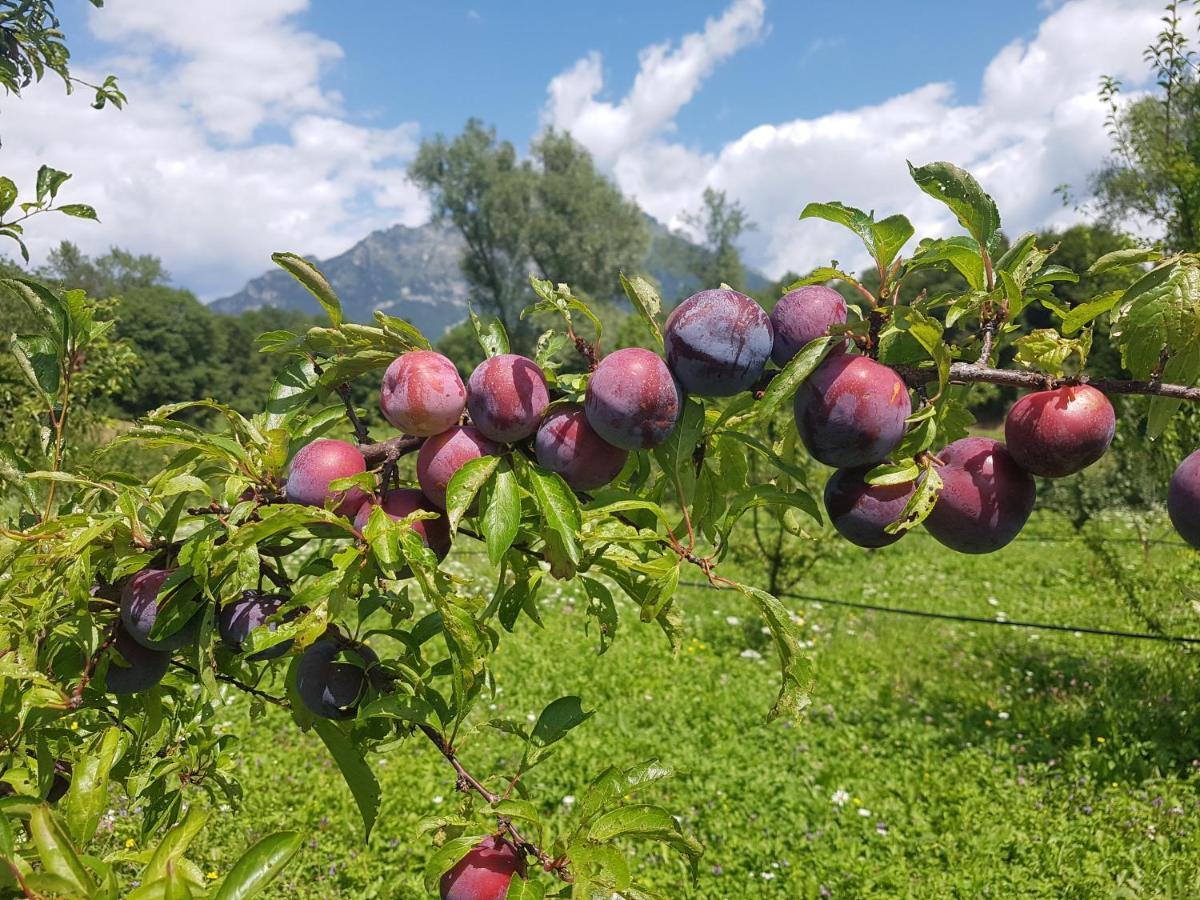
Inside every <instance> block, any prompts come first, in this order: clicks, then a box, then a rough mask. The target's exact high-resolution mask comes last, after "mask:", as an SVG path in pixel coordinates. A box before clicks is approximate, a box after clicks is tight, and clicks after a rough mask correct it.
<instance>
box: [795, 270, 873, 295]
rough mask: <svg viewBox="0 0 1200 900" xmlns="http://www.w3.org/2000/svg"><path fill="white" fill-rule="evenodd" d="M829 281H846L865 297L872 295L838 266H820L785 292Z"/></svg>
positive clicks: (798, 279) (797, 280)
mask: <svg viewBox="0 0 1200 900" xmlns="http://www.w3.org/2000/svg"><path fill="white" fill-rule="evenodd" d="M827 281H844V282H846V284H848V285H850V286H851V287H853V288H854V289H855V290H857V291H859V292H860V293H862V294H864V295H865V296H870V294H871V292H870V291H868V290H867V289H866V288H865V287H863V286H862V284H860V283H859V280H858V279H857V278H855V277H854V276H853V275H851V274H849V273H847V272H843V271H842V270H841V269H839V268H837V266H836V265H834V266H818V267H817V268H815V269H813V270H812V271H811V272H809V273H808V274H807V275H805V276H804V277H803V278H797V279H796V280H795V281H793V282H792V283H791V284H789V285H788V286H787V287H785V288H784V290H785V291H794V290H796V288H802V287H804V286H805V285H808V284H825V283H826V282H827Z"/></svg>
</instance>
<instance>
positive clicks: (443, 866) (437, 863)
mask: <svg viewBox="0 0 1200 900" xmlns="http://www.w3.org/2000/svg"><path fill="white" fill-rule="evenodd" d="M485 837H487V835H485V834H470V835H462V836H460V837H456V838H451V839H450V840H448V841H446V843H444V844H443V845H442V846H441V847H440V848H439V849H438V851H437V852H436V853H434V854H433V855H432V856H431V857H429V862H427V863H426V864H425V873H424V880H425V893H426V894H429V895H431V896H438V895H439V891H438V883H439V882H440V881H441V880H442V876H443V875H445V874H446V873H447V872H449V871H450V870H451V869H453V868H454V867H455V866H456V865H457V864H458V861H459V860H460V859H462V858H463V857H464V856H466V855H467V854H468V853H470V852H471V849H472V848H473V847H474V846H475V845H476V844H478V843H479V842H480V841H482V840H483V839H484V838H485Z"/></svg>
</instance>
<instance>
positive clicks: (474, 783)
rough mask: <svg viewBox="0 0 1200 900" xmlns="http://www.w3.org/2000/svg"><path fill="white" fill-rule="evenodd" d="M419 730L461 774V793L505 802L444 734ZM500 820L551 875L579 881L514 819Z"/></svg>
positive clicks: (489, 801) (492, 802)
mask: <svg viewBox="0 0 1200 900" xmlns="http://www.w3.org/2000/svg"><path fill="white" fill-rule="evenodd" d="M417 727H418V728H420V729H421V732H422V733H423V734H424V735H425V737H427V738H429V740H430V742H432V744H433V745H434V746H435V747H437V748H438V751H439V752H440V753H441V754H442V756H443V757H445V759H446V762H448V763H450V765H451V766H453V767H454V771H455V773H456V774H457V775H458V785H457V786H458V789H459V790H460V791H464V792H466V793H469V792H471V791H474V792H475V793H476V794H478V795H479V796H480V797H482V798H483V799H484V800H485V801H487V804H488V805H489V806H495V805H496V803H498V802H499V801H500V800H501V799H502V798H501V797H500V795H499V794H496V793H494V792H492V791H489V790H488V789H487V788H486V787H485V786H484V785H483V783H482V782H481V781H480V780H479V779H478V778H476V777H475V776H474V775H472V774H471V773H470V772H468V771H467V769H466V767H465V766H464V765H463V764H462V761H461V760H460V759H459V758H458V754H457V753H456V752H455V750H454V748H453V747H451V746H450V743H449V742H448V741H447V740H446V738H445V737H444V736H443V735H442V734H441V732H439V731H438V730H437V729H436V728H433V727H432V726H429V725H418V726H417ZM498 818H499V820H500V827H501V828H503V829H504V830H505V831H506V832H508V835H509V837H511V838H512V840H513V843H515V844H516V845H517V848H518V849H519V850H521V851H522V852H523V853H527V854H529V855H530V856H533V857H535V858H536V859H537V861H538V862H540V863H541V864H542V868H543V869H545V870H546V871H547V872H553V873H554V874H555V875H557V876H558V877H559V878H560V879H562V880H563V881H565V882H567V883H570V882H572V881H574V880H575V879H574V877H573V876H572V875H571V873H570V872H569V871H567V863H566V860H565V859H555V858H554V857H552V856H551V855H550V854H549V853H547V852H546V851H545V850H543V849H542V848H541V847H539V846H538V845H537V844H534V843H532V842H531V841H528V840H526V839H525V838H524V837H523V836H522V835H521V832H519V831H518V830H517V828H516V826H514V825H513V823H512V820H510V819H506V818H505V817H504V816H499V817H498Z"/></svg>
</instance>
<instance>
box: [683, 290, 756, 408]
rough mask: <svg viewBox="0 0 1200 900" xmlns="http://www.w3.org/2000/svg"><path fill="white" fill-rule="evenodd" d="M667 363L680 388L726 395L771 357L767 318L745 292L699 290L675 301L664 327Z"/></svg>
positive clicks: (704, 394) (744, 385)
mask: <svg viewBox="0 0 1200 900" xmlns="http://www.w3.org/2000/svg"><path fill="white" fill-rule="evenodd" d="M663 341H664V348H665V350H666V353H667V365H668V366H669V367H670V369H671V371H672V372H673V373H675V377H676V378H678V379H679V383H680V384H681V385H682V386H683V389H684V390H685V391H688V392H689V393H692V394H696V395H698V396H701V397H731V396H733V395H734V394H738V393H741V392H742V391H744V390H747V389H748V388H749V387H750V386H751V385H752V384H754V382H756V381H758V378H759V376H760V375H762V372H763V368H764V367H765V366H766V364H767V360H768V359H770V358H771V347H772V344H773V342H774V336H773V334H772V330H771V319H770V317H769V316H768V315H767V314H766V312H765V311H764V310H763V308H762V307H761V306H759V305H758V304H757V303H755V302H754V301H753V300H752V299H750V298H749V297H747V296H746V295H745V294H741V293H739V292H737V291H735V290H731V289H729V288H720V289H718V290H710V291H701V292H700V293H698V294H693V295H692V296H690V297H688V298H687V299H686V300H684V301H683V302H682V303H680V304H679V305H678V306H677V307H675V309H674V310H672V312H671V315H670V316H669V317H668V318H667V325H666V328H665V329H664V331H663Z"/></svg>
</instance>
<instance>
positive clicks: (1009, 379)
mask: <svg viewBox="0 0 1200 900" xmlns="http://www.w3.org/2000/svg"><path fill="white" fill-rule="evenodd" d="M895 369H896V372H897V373H898V374H899V375H900V376H901V377H902V378H903V379H904V380H905V381H907V382H908V383H909V384H910V385H918V384H925V383H927V382H930V381H937V371H936V370H934V369H931V368H918V367H917V366H896V367H895ZM950 380H951V381H952V382H954V383H956V384H972V383H975V382H984V383H987V384H999V385H1003V386H1005V387H1015V388H1027V389H1029V390H1048V389H1051V388H1058V387H1064V386H1067V385H1073V384H1087V385H1090V386H1092V387H1094V388H1096V390H1098V391H1101V392H1102V393H1105V394H1146V395H1149V396H1152V397H1172V398H1174V399H1177V400H1191V401H1200V387H1188V386H1187V385H1183V384H1164V383H1163V382H1161V381H1132V380H1126V379H1121V378H1091V377H1089V376H1087V375H1082V376H1079V377H1076V378H1054V377H1051V376H1049V375H1044V374H1042V373H1041V372H1026V371H1021V370H1018V369H993V368H991V367H990V366H985V365H980V364H979V363H964V362H956V363H954V364H952V365H951V366H950Z"/></svg>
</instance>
